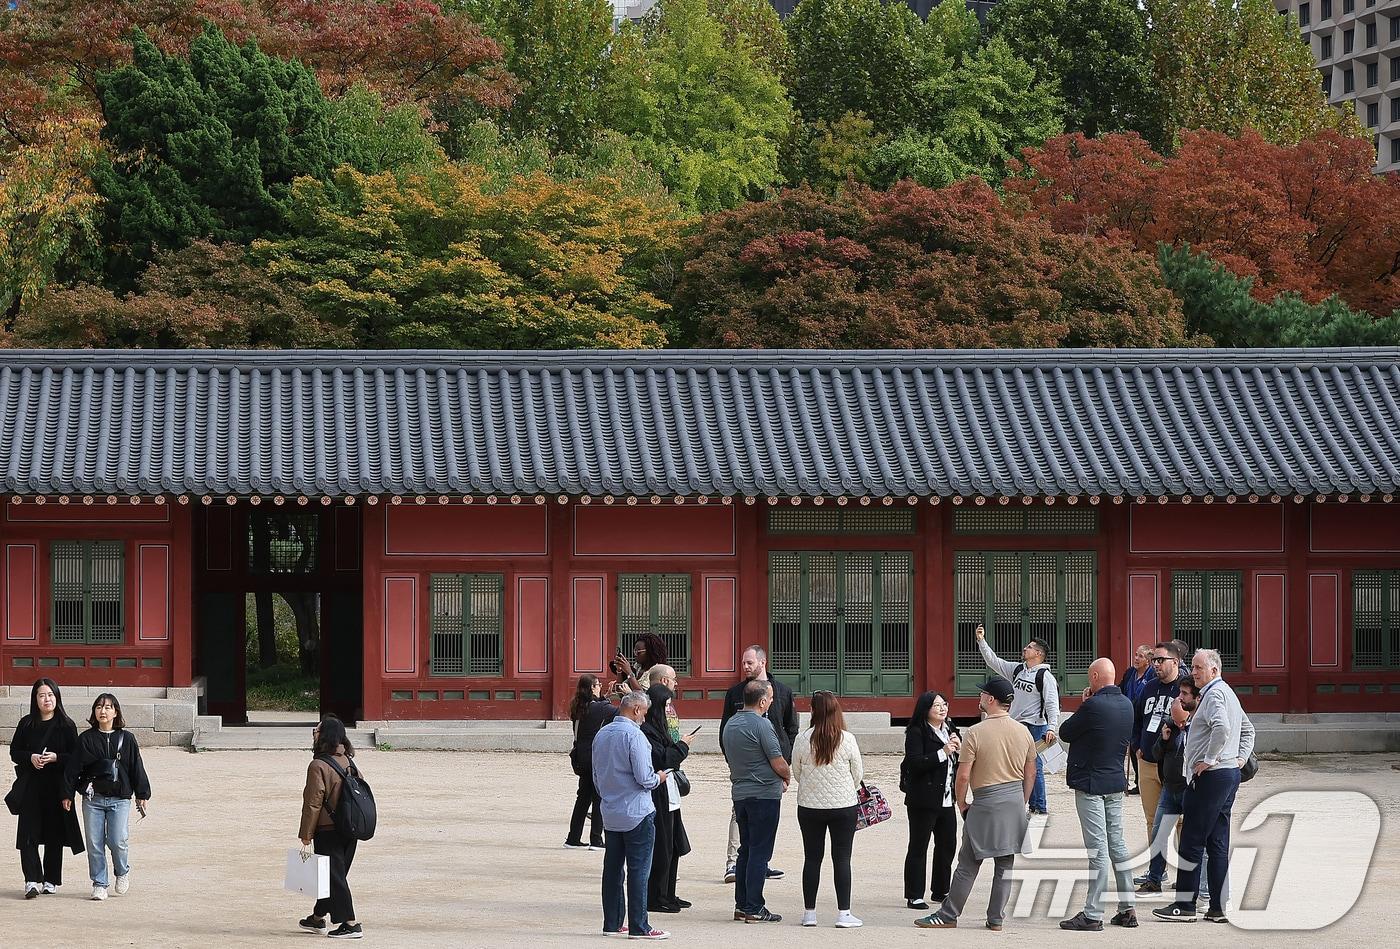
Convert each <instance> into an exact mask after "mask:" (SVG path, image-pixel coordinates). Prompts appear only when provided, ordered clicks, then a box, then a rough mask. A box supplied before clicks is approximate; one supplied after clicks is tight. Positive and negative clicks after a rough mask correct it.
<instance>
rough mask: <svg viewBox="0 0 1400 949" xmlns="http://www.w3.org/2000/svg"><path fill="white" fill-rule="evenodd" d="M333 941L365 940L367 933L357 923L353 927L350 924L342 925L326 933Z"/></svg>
mask: <svg viewBox="0 0 1400 949" xmlns="http://www.w3.org/2000/svg"><path fill="white" fill-rule="evenodd" d="M326 935H327V936H330V937H331V938H332V939H363V938H364V935H365V931H364V930H363V929H361V928H360V924H359V923H356V924H355V925H353V926H351V925H350V924H349V923H341V924H340V925H339V926H337V927H335V928H334V929H332V930H331V931H330V932H328V933H326Z"/></svg>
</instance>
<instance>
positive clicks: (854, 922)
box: [836, 910, 863, 929]
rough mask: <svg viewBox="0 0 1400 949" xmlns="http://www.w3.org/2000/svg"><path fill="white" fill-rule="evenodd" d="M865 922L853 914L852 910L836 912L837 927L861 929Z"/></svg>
mask: <svg viewBox="0 0 1400 949" xmlns="http://www.w3.org/2000/svg"><path fill="white" fill-rule="evenodd" d="M862 925H863V924H862V923H861V921H860V920H858V919H856V918H855V917H854V916H852V915H851V911H850V910H846V911H845V912H842V913H837V914H836V928H837V929H859V928H860V927H861V926H862Z"/></svg>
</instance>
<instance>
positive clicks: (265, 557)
mask: <svg viewBox="0 0 1400 949" xmlns="http://www.w3.org/2000/svg"><path fill="white" fill-rule="evenodd" d="M320 526H321V516H320V515H319V514H283V513H280V512H273V511H258V512H256V513H254V514H252V515H250V516H249V518H248V567H249V570H251V571H252V572H253V573H315V572H316V549H317V538H318V536H319V531H320Z"/></svg>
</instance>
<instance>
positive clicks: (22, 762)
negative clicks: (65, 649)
mask: <svg viewBox="0 0 1400 949" xmlns="http://www.w3.org/2000/svg"><path fill="white" fill-rule="evenodd" d="M77 747H78V726H76V725H74V724H73V720H72V719H71V718H69V717H68V713H67V712H65V711H64V710H63V694H62V693H61V692H59V690H58V684H57V683H56V682H54V680H52V679H48V678H44V679H39V680H38V681H37V682H35V683H34V686H33V688H31V689H30V690H29V714H28V715H26V716H24V718H21V719H20V720H19V724H18V725H17V726H16V727H15V735H14V737H13V738H11V739H10V760H11V761H13V762H14V763H15V781H16V783H17V784H20V785H22V787H21V793H20V803H19V814H18V816H19V825H18V827H17V828H16V830H15V849H17V850H18V851H19V863H20V868H21V869H22V870H23V871H24V898H25V899H27V900H32V899H34V898H35V897H36V896H38V895H39V894H40V893H54V892H57V890H58V888H59V887H60V886H62V885H63V848H64V847H72V848H73V852H74V853H75V854H78V853H82V852H83V831H82V829H81V828H80V827H79V826H78V815H77V814H75V813H74V812H73V811H72V810H71V809H70V810H64V809H63V799H64V797H65V796H66V795H65V791H64V784H63V771H64V769H65V768H67V766H68V758H69V756H70V755H72V754H73V752H74V751H75V750H76V749H77ZM41 846H42V847H43V848H44V858H43V860H40V859H39V848H40V847H41Z"/></svg>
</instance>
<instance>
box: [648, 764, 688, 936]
mask: <svg viewBox="0 0 1400 949" xmlns="http://www.w3.org/2000/svg"><path fill="white" fill-rule="evenodd" d="M663 787H664V785H663ZM665 800H666V799H665V797H664V795H663V796H662V801H663V802H664V801H665ZM680 819H681V812H680V811H672V810H665V809H664V806H663V807H658V808H657V810H656V839H655V841H654V842H653V844H652V851H651V875H650V876H649V877H647V907H648V908H655V907H658V906H665V905H668V904H672V903H675V902H676V880H677V879H678V878H679V876H680V868H681V848H680V846H679V844H680V834H679V831H680Z"/></svg>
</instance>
